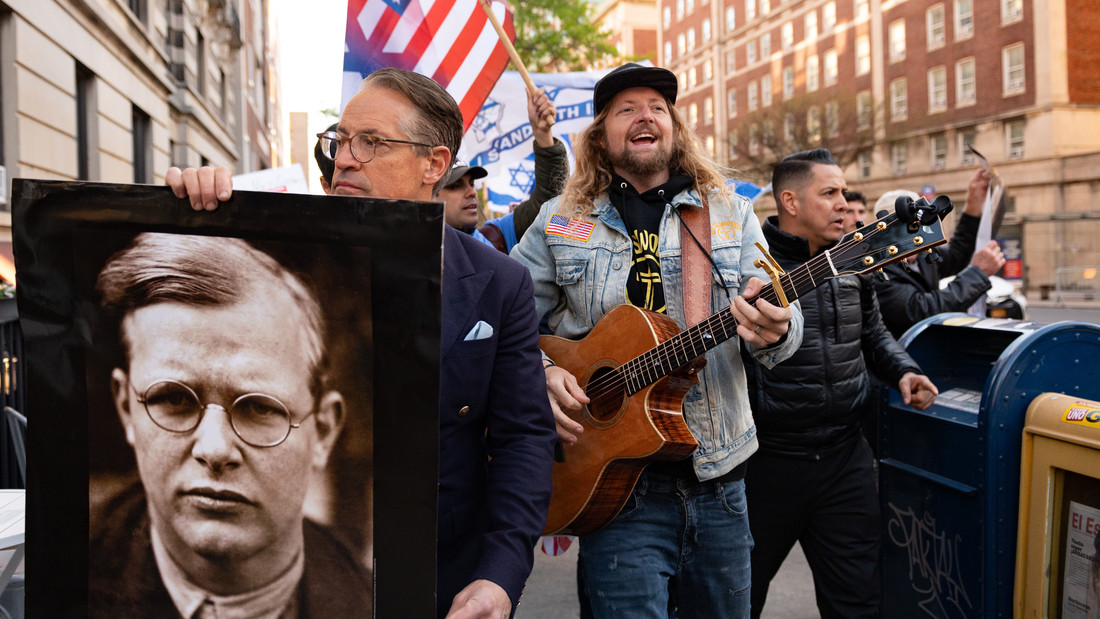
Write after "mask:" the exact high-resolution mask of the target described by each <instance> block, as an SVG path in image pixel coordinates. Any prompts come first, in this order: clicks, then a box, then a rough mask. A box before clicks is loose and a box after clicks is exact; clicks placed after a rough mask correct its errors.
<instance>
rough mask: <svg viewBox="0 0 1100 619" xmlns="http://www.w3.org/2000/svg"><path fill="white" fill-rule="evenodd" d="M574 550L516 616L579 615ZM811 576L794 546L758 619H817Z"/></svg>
mask: <svg viewBox="0 0 1100 619" xmlns="http://www.w3.org/2000/svg"><path fill="white" fill-rule="evenodd" d="M1027 312H1028V319H1029V320H1034V321H1036V322H1042V323H1045V324H1051V323H1055V322H1059V321H1062V320H1079V321H1084V322H1091V323H1096V324H1100V303H1094V304H1091V305H1090V304H1079V305H1073V306H1055V305H1054V304H1053V303H1049V302H1046V303H1044V302H1033V303H1032V304H1031V305H1029V306H1028V310H1027ZM576 567H577V545H576V544H574V545H572V546H570V548H569V550H568V551H566V553H565V554H564V555H561V556H557V557H550V556H547V555H545V554H544V553H543V552H542V551H541V550H535V567H534V571H533V572H532V574H531V578H530V580H528V582H527V588H526V589H525V591H524V594H523V598H522V599H521V601H520V606H519V608H518V609H517V612H516V617H517V618H519V619H570V618H573V617H579V616H580V610H579V606H578V603H577V590H576V586H577V585H576ZM818 617H819V614H818V612H817V605H816V604H815V602H814V588H813V576H812V575H811V573H810V568H809V565H807V564H806V557H805V556H804V555H803V554H802V549H801V547H799V546H797V545H796V546H795V548H794V550H792V551H791V554H790V555H789V556H788V557H787V561H786V562H785V563H784V564H783V568H782V569H781V570H780V571H779V574H777V575H776V577H775V580H773V581H772V586H771V590H770V591H769V594H768V602H767V605H766V606H765V607H764V613H763V619H817V618H818Z"/></svg>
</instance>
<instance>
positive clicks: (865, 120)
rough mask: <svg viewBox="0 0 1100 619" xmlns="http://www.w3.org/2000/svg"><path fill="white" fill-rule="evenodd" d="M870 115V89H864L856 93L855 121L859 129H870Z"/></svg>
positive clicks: (871, 112)
mask: <svg viewBox="0 0 1100 619" xmlns="http://www.w3.org/2000/svg"><path fill="white" fill-rule="evenodd" d="M872 117H873V110H872V108H871V91H869V90H864V91H863V92H861V93H859V94H857V95H856V122H857V123H858V127H859V129H861V130H863V129H870V128H871V120H872Z"/></svg>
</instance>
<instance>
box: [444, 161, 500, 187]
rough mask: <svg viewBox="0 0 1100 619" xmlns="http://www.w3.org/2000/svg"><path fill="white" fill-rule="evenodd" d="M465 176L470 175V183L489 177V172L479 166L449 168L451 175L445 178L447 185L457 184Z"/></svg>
mask: <svg viewBox="0 0 1100 619" xmlns="http://www.w3.org/2000/svg"><path fill="white" fill-rule="evenodd" d="M467 174H469V175H470V180H472V181H474V180H477V179H479V178H485V177H486V176H489V172H488V171H486V170H485V168H483V167H481V166H479V165H475V166H468V165H456V166H455V167H453V168H451V173H450V175H449V176H447V185H450V184H453V183H457V182H458V180H459V179H460V178H462V177H463V176H465V175H467ZM444 186H446V185H444Z"/></svg>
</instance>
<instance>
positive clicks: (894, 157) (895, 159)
mask: <svg viewBox="0 0 1100 619" xmlns="http://www.w3.org/2000/svg"><path fill="white" fill-rule="evenodd" d="M890 165H891V167H892V168H893V170H894V174H905V172H906V169H907V168H908V166H909V145H908V144H906V143H905V142H894V143H893V144H891V145H890Z"/></svg>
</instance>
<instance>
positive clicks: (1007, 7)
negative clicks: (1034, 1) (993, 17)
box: [1001, 0, 1024, 25]
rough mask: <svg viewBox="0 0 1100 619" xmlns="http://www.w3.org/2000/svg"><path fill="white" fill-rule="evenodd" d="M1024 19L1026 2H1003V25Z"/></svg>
mask: <svg viewBox="0 0 1100 619" xmlns="http://www.w3.org/2000/svg"><path fill="white" fill-rule="evenodd" d="M1023 18H1024V0H1001V24H1002V25H1003V24H1011V23H1012V22H1017V21H1020V20H1021V19H1023Z"/></svg>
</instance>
